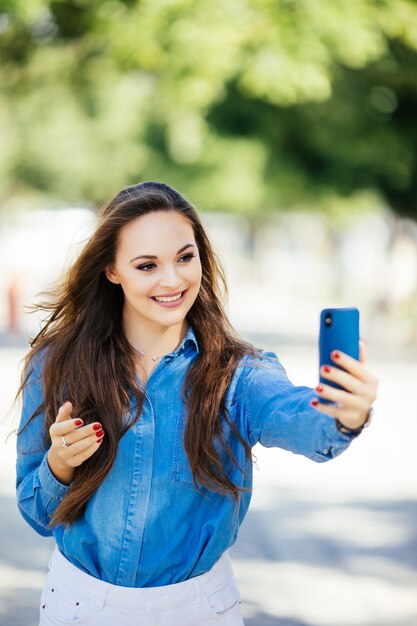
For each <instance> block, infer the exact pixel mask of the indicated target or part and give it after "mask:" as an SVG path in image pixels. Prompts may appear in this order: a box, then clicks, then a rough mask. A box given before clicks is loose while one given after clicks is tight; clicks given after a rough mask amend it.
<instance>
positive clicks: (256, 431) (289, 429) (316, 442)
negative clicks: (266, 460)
mask: <svg viewBox="0 0 417 626" xmlns="http://www.w3.org/2000/svg"><path fill="white" fill-rule="evenodd" d="M264 354H265V355H266V356H269V357H272V359H273V360H272V361H270V360H266V359H262V360H260V359H256V360H255V361H253V360H252V361H251V362H250V364H249V365H248V367H247V371H246V375H245V376H242V384H241V389H240V392H239V395H240V401H241V402H242V403H243V407H244V414H245V422H246V429H247V433H248V439H249V443H250V445H252V446H253V445H255V444H256V443H258V442H259V443H261V444H262V445H263V446H266V447H273V446H275V447H279V448H283V449H284V450H289V451H291V452H293V453H295V454H302V455H303V456H306V457H308V458H310V459H312V460H313V461H317V462H323V461H327V460H329V459H332V458H334V457H335V456H337V455H339V454H341V453H342V452H343V451H344V450H345V449H346V448H347V447H348V446H349V444H350V442H351V441H352V439H354V438H355V437H354V435H350V434H345V433H341V432H340V431H339V430H338V429H337V427H336V424H335V420H334V419H333V417H331V416H329V415H325V414H324V413H322V412H319V411H317V410H316V409H314V408H313V407H312V406H311V404H310V402H311V400H312V399H313V398H315V397H316V396H315V392H314V390H313V389H310V388H309V387H296V386H294V385H293V384H292V383H291V382H290V380H289V379H288V377H287V375H286V373H285V370H284V368H283V367H282V365H281V363H280V362H279V360H278V357H277V356H276V354H274V353H273V352H264Z"/></svg>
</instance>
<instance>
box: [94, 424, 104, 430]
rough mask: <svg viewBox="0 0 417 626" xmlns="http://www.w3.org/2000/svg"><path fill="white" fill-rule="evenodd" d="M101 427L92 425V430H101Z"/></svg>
mask: <svg viewBox="0 0 417 626" xmlns="http://www.w3.org/2000/svg"><path fill="white" fill-rule="evenodd" d="M101 428H102V426H101V424H94V426H93V429H94V430H101Z"/></svg>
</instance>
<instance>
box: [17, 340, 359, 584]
mask: <svg viewBox="0 0 417 626" xmlns="http://www.w3.org/2000/svg"><path fill="white" fill-rule="evenodd" d="M198 351H199V350H198V343H197V340H196V336H195V334H194V332H193V329H192V327H190V328H189V329H188V333H187V335H186V336H185V338H184V340H183V341H182V343H181V345H180V346H179V348H178V349H177V350H176V351H175V352H171V353H170V354H167V355H166V356H165V357H164V358H163V359H161V361H160V362H159V363H158V365H157V366H156V367H155V369H154V370H153V372H152V374H151V376H150V378H149V380H148V382H147V385H146V395H145V402H144V407H143V412H142V415H141V417H140V419H139V420H138V422H137V423H136V424H135V425H134V426H133V427H132V428H130V429H129V430H128V431H127V432H126V433H125V435H124V436H123V437H122V439H121V440H120V442H119V447H118V452H117V456H116V459H115V463H114V465H113V466H112V468H111V470H110V472H109V474H108V475H107V476H106V478H105V480H104V481H103V483H102V484H101V485H100V487H99V488H98V489H97V490H96V492H95V493H94V494H93V495H92V497H91V498H90V500H89V501H88V503H87V507H86V510H85V513H84V515H83V516H82V517H81V518H79V519H78V520H76V521H75V522H74V523H73V524H71V525H58V526H56V527H55V528H54V529H52V530H51V529H49V528H48V522H49V521H50V519H51V516H52V514H53V512H54V511H55V509H56V508H57V506H58V504H59V503H60V501H61V500H62V499H63V498H64V496H65V494H66V493H67V491H68V489H69V486H66V485H64V484H62V483H60V482H59V481H58V480H57V479H56V478H55V477H54V476H53V474H52V473H51V471H50V469H49V466H48V462H47V448H44V447H43V444H42V436H43V433H44V425H43V421H44V414H43V413H41V414H40V415H39V416H38V417H36V418H35V419H33V420H32V421H31V423H30V424H29V426H28V427H27V428H26V429H25V430H24V431H23V433H21V434H20V435H19V436H18V439H17V462H16V470H17V477H16V488H17V500H18V507H19V510H20V512H21V514H22V516H23V517H24V519H25V520H26V521H27V522H28V523H29V524H30V525H31V526H32V528H34V529H35V530H36V531H37V532H38V533H39V534H41V535H44V536H50V535H53V536H54V538H55V541H56V543H57V545H58V547H59V550H60V551H61V552H62V553H63V554H64V555H65V556H66V557H67V559H69V560H70V561H71V562H72V563H73V564H74V565H75V566H77V567H78V568H80V569H81V570H82V571H84V572H86V573H88V574H90V575H91V576H95V577H97V578H100V579H101V580H104V581H107V582H110V583H113V584H115V585H123V586H126V587H153V586H159V585H168V584H171V583H177V582H180V581H183V580H186V579H189V578H192V577H194V576H197V575H199V574H202V573H204V572H206V571H208V570H209V569H210V568H211V567H212V565H213V564H214V563H215V562H216V561H217V559H218V558H219V557H220V556H221V554H222V553H223V552H224V551H225V550H226V549H227V548H229V547H230V546H231V545H232V544H233V543H234V542H235V540H236V538H237V535H238V532H239V527H240V525H241V523H242V521H243V519H244V517H245V515H246V512H247V510H248V507H249V502H250V499H251V495H250V493H243V494H242V495H241V497H240V502H239V505H238V506H237V507H236V506H235V504H234V501H233V499H232V498H231V497H225V496H221V495H219V494H216V493H212V492H210V491H208V490H206V489H203V493H202V494H201V493H199V492H198V491H197V490H196V489H195V487H194V485H193V480H192V475H191V470H190V467H189V464H188V459H187V456H186V454H185V452H184V449H183V445H182V433H183V426H182V425H181V424H182V420H181V416H182V412H183V408H184V407H183V403H182V400H181V395H180V391H181V388H182V384H183V381H184V378H185V375H186V372H187V370H188V368H189V367H190V365H191V364H192V363H193V361H194V360H195V359H196V358H198ZM264 354H266V355H268V356H270V357H272V358H273V360H272V361H268V360H266V359H259V358H258V357H257V358H256V359H254V357H250V356H249V355H246V356H245V357H244V358H243V359H242V360H241V362H240V363H239V366H238V368H237V369H236V371H235V373H234V376H233V379H232V381H231V384H230V386H229V389H228V393H227V407H228V408H229V410H230V414H231V416H232V418H233V420H234V422H235V424H236V425H237V427H238V429H239V431H240V433H241V435H242V436H243V437H244V438H245V440H246V441H247V442H248V443H249V444H250V446H254V445H255V444H256V443H258V442H260V443H261V444H262V445H264V446H267V447H270V446H276V447H280V448H284V449H286V450H290V451H292V452H294V453H296V454H302V455H304V456H306V457H309V458H310V459H312V460H313V461H318V462H321V461H327V460H328V459H331V458H333V457H334V456H336V455H338V454H340V453H341V452H342V451H343V450H345V448H347V446H348V445H349V443H350V441H351V440H352V437H351V436H348V435H344V434H342V433H340V432H339V431H338V430H337V428H336V426H335V422H334V420H333V418H331V417H329V416H327V415H325V414H324V413H320V412H318V411H317V410H315V409H313V408H312V407H311V406H310V404H309V401H310V400H311V399H312V398H313V396H314V391H313V390H312V389H310V388H308V387H295V386H294V385H293V384H292V383H291V382H290V381H289V380H288V378H287V376H286V374H285V371H284V369H283V367H282V365H281V364H280V362H279V360H278V358H277V356H276V355H275V354H274V353H272V352H264ZM261 361H262V363H261ZM260 363H261V365H262V366H261V367H260V366H259V365H260ZM41 367H42V363H41V359H40V360H39V362H38V364H37V366H36V367H35V368H34V369H33V373H32V374H31V377H30V384H28V385H27V386H26V388H25V390H24V394H23V407H22V415H21V422H20V428H22V426H23V425H24V424H25V423H26V422H27V420H28V419H29V418H30V416H31V415H32V413H33V411H34V410H35V409H36V408H37V407H38V406H39V405H40V404H41V402H42V400H43V390H42V383H41V378H40V376H41ZM138 382H139V381H138ZM226 432H227V430H226ZM229 432H230V428H229ZM36 444H37V445H36ZM230 445H231V447H232V449H233V451H234V454H235V456H236V457H237V460H238V462H239V464H240V465H241V467H243V468H244V471H245V473H244V474H242V473H241V472H240V471H239V470H238V469H237V468H231V469H230V475H231V477H232V480H234V482H235V483H237V484H238V485H240V486H243V487H249V488H250V487H251V485H252V463H251V461H248V460H247V459H245V454H244V450H243V448H242V445H241V444H238V443H237V441H236V438H235V437H232V438H231V439H230ZM33 449H36V450H37V451H36V452H34V453H31V454H28V452H29V451H30V450H33Z"/></svg>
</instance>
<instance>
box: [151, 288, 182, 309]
mask: <svg viewBox="0 0 417 626" xmlns="http://www.w3.org/2000/svg"><path fill="white" fill-rule="evenodd" d="M187 291H188V289H184V291H182V292H181V291H177V293H173V294H171V295H166V296H157V297H158V298H172V297H173V296H177V295H178V294H179V293H182V296H181V298H179V299H178V300H174V302H158V300H154V296H152V297H151V300H152V302H155V304H157V305H159V306H162V307H163V308H164V309H175V308H177V307H178V306H180V305H181V304H182V303H183V302H184V300H185V297H186V295H187Z"/></svg>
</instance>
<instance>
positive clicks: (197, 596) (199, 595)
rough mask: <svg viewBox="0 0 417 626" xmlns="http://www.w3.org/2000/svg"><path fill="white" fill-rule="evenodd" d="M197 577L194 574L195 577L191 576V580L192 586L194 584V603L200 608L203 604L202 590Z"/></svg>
mask: <svg viewBox="0 0 417 626" xmlns="http://www.w3.org/2000/svg"><path fill="white" fill-rule="evenodd" d="M198 578H199V577H198V576H196V577H195V578H192V579H191V582H192V583H193V586H194V593H195V604H196V607H197V608H198V609H200V608H201V607H202V606H203V590H202V588H201V585H200V581H199V580H197V579H198Z"/></svg>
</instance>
